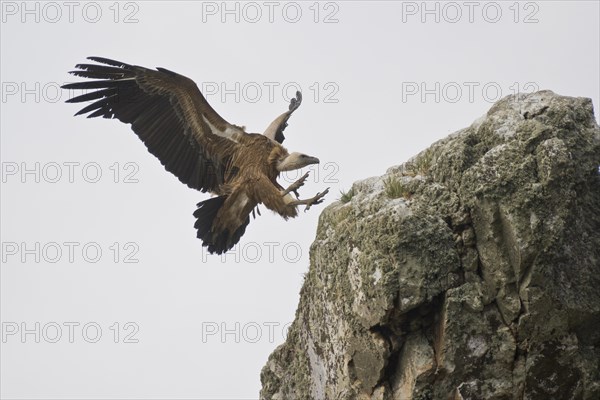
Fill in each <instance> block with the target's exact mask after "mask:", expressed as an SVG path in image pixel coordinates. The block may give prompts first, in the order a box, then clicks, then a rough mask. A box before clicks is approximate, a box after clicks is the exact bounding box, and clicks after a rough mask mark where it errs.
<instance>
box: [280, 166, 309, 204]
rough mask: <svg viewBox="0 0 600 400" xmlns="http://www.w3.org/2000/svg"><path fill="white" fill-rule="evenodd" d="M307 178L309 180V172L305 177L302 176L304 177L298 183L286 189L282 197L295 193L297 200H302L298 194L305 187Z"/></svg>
mask: <svg viewBox="0 0 600 400" xmlns="http://www.w3.org/2000/svg"><path fill="white" fill-rule="evenodd" d="M306 178H308V172H307V173H305V174H304V175H302V177H301V178H300V179H298V180H297V181H296V182H294V183H292V184H291V185H290V186H288V188H287V189H285V190H284V191H283V193H282V194H281V195H282V196H285V195H286V194H288V193H289V192H294V194H295V195H296V198H300V195H299V194H298V189H300V188H301V187H302V186H303V185H304V182H305V181H306Z"/></svg>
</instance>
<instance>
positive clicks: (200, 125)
mask: <svg viewBox="0 0 600 400" xmlns="http://www.w3.org/2000/svg"><path fill="white" fill-rule="evenodd" d="M88 59H89V60H92V61H95V62H97V63H98V64H78V65H76V66H75V68H76V70H75V71H71V72H70V73H71V74H73V75H76V76H80V77H84V78H92V79H95V80H92V81H84V82H77V83H70V84H66V85H64V86H63V88H64V89H84V90H86V91H87V92H86V93H85V94H82V95H79V96H77V97H74V98H72V99H69V100H67V102H68V103H81V102H86V101H93V103H92V104H90V105H88V106H86V107H84V108H83V109H81V110H80V111H79V112H77V114H75V115H80V114H85V113H90V114H89V115H88V118H93V117H103V118H117V119H118V120H120V121H121V122H124V123H127V124H131V128H132V129H133V131H134V132H135V133H136V134H137V135H138V137H139V138H140V139H141V140H142V141H143V142H144V144H145V145H146V147H147V148H148V151H149V152H150V153H152V154H154V155H155V156H156V157H157V158H158V159H159V160H160V162H161V163H162V165H164V167H165V169H166V170H167V171H169V172H171V173H173V174H174V175H175V176H177V178H179V180H180V181H181V182H182V183H185V184H186V185H188V186H189V187H190V188H193V189H197V190H200V191H201V192H210V193H212V194H214V195H216V197H212V198H210V199H208V200H204V201H202V202H200V203H198V205H197V207H198V208H197V209H196V211H195V212H194V216H195V217H196V219H197V220H196V223H195V225H194V227H195V228H196V229H197V231H198V234H197V236H198V238H200V239H201V240H202V242H203V246H206V247H207V248H208V251H209V252H210V253H218V254H221V253H223V252H225V251H227V250H229V249H230V248H232V247H233V246H234V245H235V244H236V243H237V242H238V241H239V240H240V237H241V236H242V235H243V234H244V232H245V230H246V226H247V225H248V223H249V222H250V213H254V209H255V208H256V207H257V205H258V204H261V203H262V204H264V205H265V206H266V207H267V208H269V209H271V210H273V211H275V212H276V213H278V214H279V215H281V216H282V217H283V218H284V219H288V218H293V217H296V216H297V215H298V209H297V206H299V205H305V206H306V208H305V210H307V209H308V208H310V206H311V205H313V204H319V203H321V202H322V201H323V197H324V196H325V194H327V192H328V191H329V188H327V189H326V190H325V191H323V192H322V193H317V194H316V195H315V196H314V197H312V198H310V199H305V200H300V199H299V198H298V193H297V190H298V189H299V188H300V187H301V186H302V185H303V184H304V181H305V180H306V177H307V176H308V173H307V174H305V175H304V176H302V177H301V178H300V179H299V180H298V181H296V182H294V183H293V184H292V185H290V186H289V187H288V188H285V189H284V188H283V187H282V186H281V185H279V183H277V177H278V176H279V174H280V173H281V172H283V171H290V170H295V169H299V168H302V167H305V166H307V165H310V164H316V163H318V162H319V159H317V158H315V157H311V156H308V155H306V154H301V153H288V151H287V150H286V149H285V148H284V147H283V146H282V145H281V143H282V142H283V140H284V136H283V130H284V129H285V127H286V126H287V121H288V119H289V118H290V116H291V115H292V113H293V112H294V111H295V110H296V109H297V108H298V107H299V106H300V103H301V101H302V97H301V94H300V92H297V93H296V98H295V99H292V100H291V103H290V106H289V110H288V111H286V112H284V113H283V114H281V115H280V116H279V117H277V118H276V119H275V120H274V121H273V122H272V123H271V124H270V125H269V127H268V128H267V130H266V131H265V132H264V134H262V135H261V134H256V133H247V132H245V129H244V128H242V127H239V126H237V125H233V124H230V123H229V122H227V121H225V120H224V119H223V118H222V117H221V116H220V115H219V114H217V112H216V111H215V110H214V109H213V108H212V107H211V106H210V104H208V102H207V101H206V99H205V98H204V96H203V95H202V93H201V92H200V90H199V89H198V87H197V86H196V84H195V83H194V82H193V81H192V80H191V79H189V78H186V77H185V76H183V75H179V74H177V73H175V72H172V71H169V70H167V69H164V68H156V70H153V69H148V68H144V67H140V66H137V65H129V64H125V63H123V62H119V61H114V60H109V59H106V58H101V57H89V58H88ZM90 89H91V90H92V91H90ZM292 192H293V193H295V194H296V198H294V197H293V196H292V195H291V193H292Z"/></svg>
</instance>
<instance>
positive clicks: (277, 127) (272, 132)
mask: <svg viewBox="0 0 600 400" xmlns="http://www.w3.org/2000/svg"><path fill="white" fill-rule="evenodd" d="M301 103H302V93H300V92H296V98H292V100H290V107H289V110H288V111H286V112H284V113H283V114H281V115H280V116H279V117H277V118H275V121H273V122H271V124H270V125H269V127H268V128H267V130H266V131H265V132H264V133H263V135H265V136H266V137H268V138H269V139H272V140H275V141H277V142H279V143H283V141H284V140H285V136H283V131H284V129H285V128H286V127H287V126H288V124H287V121H288V119H290V116H291V115H292V113H293V112H294V111H296V110H297V109H298V107H300V104H301Z"/></svg>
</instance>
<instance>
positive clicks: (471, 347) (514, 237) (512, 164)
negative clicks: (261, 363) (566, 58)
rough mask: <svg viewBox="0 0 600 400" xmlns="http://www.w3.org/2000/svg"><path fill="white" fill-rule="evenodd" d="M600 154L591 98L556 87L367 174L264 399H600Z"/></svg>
mask: <svg viewBox="0 0 600 400" xmlns="http://www.w3.org/2000/svg"><path fill="white" fill-rule="evenodd" d="M599 165H600V129H599V127H598V125H597V123H596V120H595V119H594V115H593V108H592V103H591V101H590V100H589V99H584V98H572V97H564V96H559V95H556V94H554V93H553V92H550V91H542V92H536V93H532V94H520V95H515V96H508V97H506V98H504V99H502V100H501V101H499V102H498V103H496V104H495V105H494V106H493V107H492V108H491V109H490V111H489V112H488V113H487V115H485V116H484V117H482V118H480V119H478V120H477V121H475V122H474V123H473V124H472V125H471V126H470V127H468V128H466V129H463V130H461V131H459V132H456V133H454V134H452V135H450V136H448V137H447V138H445V139H443V140H441V141H439V142H437V143H434V144H433V145H432V146H431V147H429V148H428V149H426V150H425V151H423V152H421V153H420V154H419V155H417V156H415V157H414V158H413V159H411V160H409V161H408V162H406V163H404V164H402V165H400V166H397V167H392V168H389V169H388V171H387V172H386V174H385V175H384V176H382V177H374V178H369V179H365V180H362V181H359V182H356V183H355V184H354V185H353V187H352V190H351V193H352V194H353V195H352V197H351V198H350V199H349V200H348V201H347V202H341V201H340V202H337V203H334V204H332V205H330V206H329V207H327V208H326V209H325V210H324V211H323V213H322V214H321V217H320V219H319V227H318V230H317V237H316V240H315V242H314V243H313V245H312V246H311V255H310V261H311V265H310V269H309V272H308V274H307V275H306V279H305V282H304V285H303V288H302V290H301V294H300V303H299V306H298V310H297V313H296V319H295V321H294V322H293V324H292V326H291V328H290V330H289V333H288V337H287V340H286V342H285V343H284V344H283V345H281V346H280V347H279V348H277V349H276V350H275V352H274V353H273V354H272V355H271V356H270V357H269V360H268V362H267V365H266V366H265V367H264V368H263V371H262V373H261V380H262V383H263V388H262V391H261V399H280V400H293V399H317V400H320V399H326V400H330V399H371V400H412V399H414V400H417V399H419V400H426V399H431V400H434V399H443V400H447V399H453V400H454V399H455V400H459V399H462V400H467V399H472V400H475V399H540V400H541V399H543V400H546V399H585V400H588V399H589V400H591V399H597V398H600V372H599V369H598V365H600V290H598V288H600V175H599V169H598V166H599ZM347 197H350V196H347Z"/></svg>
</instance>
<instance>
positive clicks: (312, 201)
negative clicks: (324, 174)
mask: <svg viewBox="0 0 600 400" xmlns="http://www.w3.org/2000/svg"><path fill="white" fill-rule="evenodd" d="M327 193H329V188H327V189H325V190H324V191H323V192H320V193H317V194H316V195H315V196H314V197H311V198H310V199H306V200H295V201H292V202H291V203H288V205H290V206H299V205H305V206H306V208H305V209H304V212H306V211H308V210H309V209H310V206H312V205H313V204H321V203H322V202H323V197H325V195H326V194H327Z"/></svg>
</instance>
